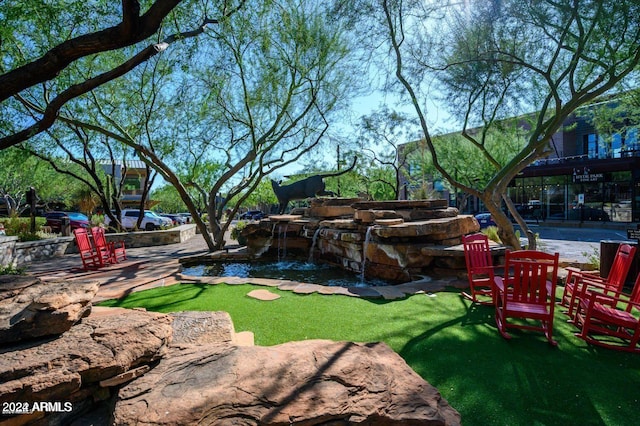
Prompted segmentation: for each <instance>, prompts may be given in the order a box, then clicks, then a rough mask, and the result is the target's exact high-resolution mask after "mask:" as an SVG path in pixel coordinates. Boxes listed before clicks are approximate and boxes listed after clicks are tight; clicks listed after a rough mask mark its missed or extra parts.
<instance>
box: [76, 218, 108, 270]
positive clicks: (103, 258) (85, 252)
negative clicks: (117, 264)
mask: <svg viewBox="0 0 640 426" xmlns="http://www.w3.org/2000/svg"><path fill="white" fill-rule="evenodd" d="M73 233H74V235H75V238H76V244H77V245H78V250H79V251H80V259H81V260H82V266H83V268H84V270H85V271H86V270H89V269H95V268H100V267H102V266H104V265H105V264H107V263H109V261H110V259H109V255H108V254H105V253H102V252H99V251H96V250H95V248H94V247H93V246H92V245H91V240H90V239H89V234H88V233H87V230H86V229H85V228H78V229H75V230H74V231H73Z"/></svg>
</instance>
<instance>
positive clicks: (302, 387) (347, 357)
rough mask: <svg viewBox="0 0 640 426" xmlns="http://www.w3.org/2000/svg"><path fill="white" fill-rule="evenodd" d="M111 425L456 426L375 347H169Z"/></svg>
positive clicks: (124, 394)
mask: <svg viewBox="0 0 640 426" xmlns="http://www.w3.org/2000/svg"><path fill="white" fill-rule="evenodd" d="M114 423H115V424H119V425H129V424H138V425H169V424H200V425H229V424H242V425H288V424H299V425H312V424H332V425H338V424H368V425H421V424H429V425H457V424H460V416H459V414H458V413H457V412H456V411H455V410H454V409H453V408H451V407H450V406H449V404H448V403H447V401H445V400H444V399H443V398H442V396H441V395H440V393H439V392H438V391H437V389H435V388H434V387H433V386H431V385H429V384H428V383H427V382H425V381H424V380H423V379H422V378H420V377H419V376H418V375H417V374H416V373H415V372H414V371H413V370H411V368H409V366H408V365H407V364H406V363H405V362H404V360H402V358H400V357H399V356H398V355H397V354H396V353H394V352H393V351H392V350H391V349H390V348H389V347H388V346H386V345H385V344H383V343H375V344H356V343H350V342H332V341H325V340H313V341H304V342H291V343H286V344H282V345H278V346H273V347H255V346H254V347H238V346H234V345H229V344H208V345H202V346H196V345H192V344H187V345H182V346H175V347H173V348H171V349H170V351H169V353H168V354H167V356H166V357H165V358H163V359H162V361H161V362H160V363H159V364H158V366H156V367H155V368H154V369H152V370H151V371H149V372H148V373H146V374H145V375H144V376H142V377H140V378H138V379H136V380H135V381H133V382H130V383H129V384H127V385H126V386H125V387H123V388H122V389H121V390H120V392H119V394H118V400H117V402H116V406H115V411H114Z"/></svg>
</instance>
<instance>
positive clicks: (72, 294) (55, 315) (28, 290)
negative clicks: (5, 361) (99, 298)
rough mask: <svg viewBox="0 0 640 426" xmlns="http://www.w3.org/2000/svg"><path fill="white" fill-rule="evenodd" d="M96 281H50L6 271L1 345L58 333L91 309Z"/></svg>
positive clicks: (0, 288) (0, 286) (0, 293)
mask: <svg viewBox="0 0 640 426" xmlns="http://www.w3.org/2000/svg"><path fill="white" fill-rule="evenodd" d="M99 287H100V284H99V282H97V281H84V282H82V281H74V282H66V281H59V282H55V281H49V282H42V281H40V280H39V279H37V278H33V277H26V276H25V277H22V276H13V275H6V276H2V277H1V278H0V342H1V343H0V345H3V346H6V345H7V344H10V343H12V342H18V341H20V340H27V339H33V338H37V337H43V336H55V335H59V334H62V333H64V332H65V331H67V330H69V329H70V328H71V326H72V325H74V324H75V323H77V322H78V321H80V319H82V318H83V317H85V316H87V315H89V313H90V312H91V300H92V299H93V297H94V296H95V295H96V293H97V292H98V288H99Z"/></svg>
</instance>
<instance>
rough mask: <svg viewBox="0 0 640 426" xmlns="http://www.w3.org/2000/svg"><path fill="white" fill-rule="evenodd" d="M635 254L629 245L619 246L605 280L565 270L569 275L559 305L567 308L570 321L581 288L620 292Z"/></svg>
mask: <svg viewBox="0 0 640 426" xmlns="http://www.w3.org/2000/svg"><path fill="white" fill-rule="evenodd" d="M635 253H636V248H635V247H632V246H631V245H629V244H620V246H619V247H618V251H617V252H616V255H615V258H614V260H613V265H611V270H610V271H609V275H608V276H607V277H606V278H602V277H600V276H599V275H597V274H595V273H589V272H587V271H581V270H579V269H576V268H567V270H568V271H569V274H568V275H567V280H566V283H565V285H564V291H563V293H562V300H561V301H560V304H561V305H562V306H566V307H567V308H569V309H568V310H567V312H566V314H567V315H568V316H569V318H571V320H574V311H575V309H576V303H577V299H576V296H577V295H578V294H580V293H581V289H582V287H583V286H588V287H593V288H596V289H600V290H602V291H604V292H606V293H609V294H612V295H615V294H619V293H620V292H621V291H622V287H623V286H624V282H625V280H626V279H627V274H628V273H629V269H630V268H631V263H632V262H633V257H634V255H635Z"/></svg>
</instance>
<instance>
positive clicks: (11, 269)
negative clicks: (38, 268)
mask: <svg viewBox="0 0 640 426" xmlns="http://www.w3.org/2000/svg"><path fill="white" fill-rule="evenodd" d="M24 271H25V268H18V267H15V266H13V265H7V266H2V265H0V275H24Z"/></svg>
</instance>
